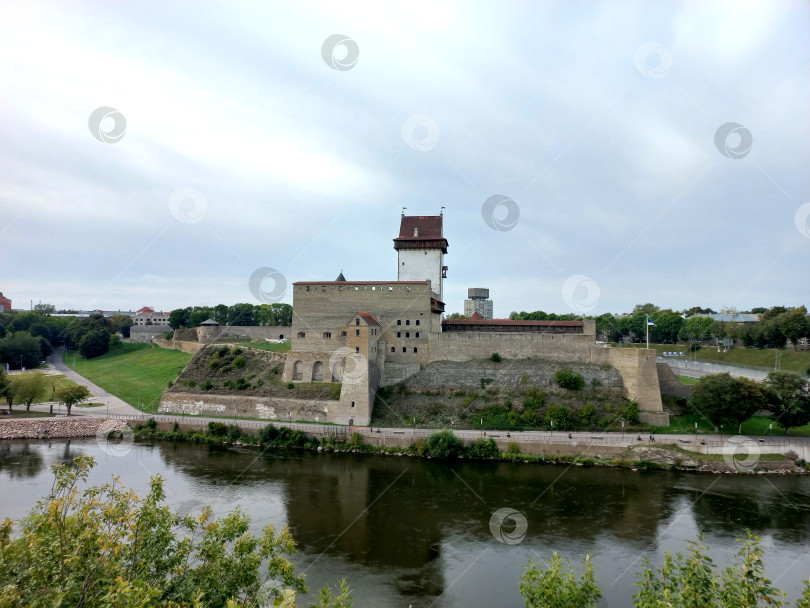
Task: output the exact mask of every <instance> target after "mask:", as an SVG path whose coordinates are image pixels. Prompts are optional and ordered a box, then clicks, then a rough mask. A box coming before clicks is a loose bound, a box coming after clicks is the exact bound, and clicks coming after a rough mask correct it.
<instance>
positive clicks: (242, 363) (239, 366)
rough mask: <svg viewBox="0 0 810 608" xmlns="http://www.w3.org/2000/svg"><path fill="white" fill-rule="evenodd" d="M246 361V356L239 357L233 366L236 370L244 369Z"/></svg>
mask: <svg viewBox="0 0 810 608" xmlns="http://www.w3.org/2000/svg"><path fill="white" fill-rule="evenodd" d="M245 363H246V359H245V356H244V355H239V356H238V357H237V358H236V359H234V360H233V366H234V367H235V368H236V369H242V368H244V367H245Z"/></svg>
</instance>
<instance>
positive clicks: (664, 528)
mask: <svg viewBox="0 0 810 608" xmlns="http://www.w3.org/2000/svg"><path fill="white" fill-rule="evenodd" d="M80 451H83V452H86V453H88V454H91V455H93V456H95V457H96V458H97V460H98V466H97V467H96V469H95V470H94V471H93V473H92V475H91V482H92V483H100V482H103V481H105V480H108V479H109V477H110V475H112V474H116V475H120V476H121V480H122V482H123V483H124V484H127V485H129V486H132V487H134V488H135V489H136V490H137V491H139V492H144V491H145V489H146V487H147V481H148V479H149V476H150V475H151V474H155V473H160V474H161V475H162V476H163V477H164V478H165V479H166V487H167V490H168V500H169V502H170V503H171V504H172V505H173V506H175V507H176V508H179V509H181V510H183V511H185V512H195V511H198V510H199V509H200V508H201V506H202V505H203V504H211V505H212V506H213V508H214V510H215V512H216V513H218V514H224V513H225V512H227V511H229V510H232V509H233V508H235V507H237V506H238V507H240V508H241V509H243V510H244V511H246V512H247V513H248V514H250V515H251V517H252V518H253V523H254V526H255V528H256V529H257V530H258V529H260V528H261V527H263V526H265V525H267V524H268V523H270V522H273V523H275V524H285V523H286V524H287V525H289V526H290V528H291V530H292V533H293V535H294V537H295V538H296V540H297V541H298V543H299V549H300V550H299V553H298V554H297V556H296V561H297V563H298V565H299V569H300V570H301V571H305V572H306V574H307V578H308V581H309V584H310V587H311V588H312V589H317V588H318V587H320V586H322V585H323V584H324V583H327V582H329V583H335V582H336V581H337V580H338V579H339V578H341V577H346V578H347V580H348V581H349V583H350V585H351V587H352V589H353V590H354V596H355V598H356V599H355V606H358V607H360V608H363V607H372V606H373V607H388V606H391V607H394V606H396V607H406V606H409V605H412V606H413V607H414V608H417V607H420V608H426V607H428V606H433V607H435V608H440V607H443V608H451V607H452V608H456V607H458V608H461V607H464V608H470V607H476V606H481V607H484V606H486V607H491V606H499V607H500V606H502V607H507V608H518V607H522V606H523V605H524V604H523V601H522V599H521V598H520V595H519V591H518V581H519V578H520V575H521V572H522V570H523V568H524V567H525V565H526V564H527V562H528V560H529V559H534V560H537V559H540V558H543V559H546V558H548V557H549V556H550V555H551V552H552V551H557V552H559V553H560V554H562V555H563V556H564V557H566V558H570V559H571V560H572V562H573V563H574V564H578V563H581V560H582V558H583V557H584V555H585V554H586V553H591V554H592V555H593V559H594V563H595V567H596V574H597V577H598V581H599V584H600V586H601V587H602V589H603V592H604V595H605V601H604V602H603V605H605V606H628V605H630V603H631V600H630V598H631V596H632V594H633V593H634V591H635V587H634V584H633V583H634V579H635V574H636V572H638V571H639V570H640V569H641V568H642V567H643V558H644V557H648V558H649V559H650V560H652V562H653V563H654V564H659V563H660V562H661V559H662V553H663V550H664V549H669V550H673V551H683V550H685V548H686V541H687V540H692V539H695V537H696V535H697V533H698V532H699V531H702V532H703V533H704V542H705V543H706V544H708V545H709V546H710V547H712V551H711V555H712V557H713V558H714V559H715V560H716V561H717V562H718V564H719V565H723V566H724V565H725V564H726V563H727V562H728V561H729V560H730V558H731V556H732V555H733V553H734V552H735V551H736V549H737V543H736V542H735V539H736V538H739V537H742V536H744V534H745V531H746V529H750V530H752V531H754V532H755V533H757V534H759V535H760V536H762V537H763V546H764V548H765V550H766V566H767V569H768V572H769V574H770V576H771V578H772V579H774V581H775V582H776V585H777V586H778V587H780V588H782V589H783V590H785V591H787V592H788V593H789V594H790V596H791V597H793V598H795V597H796V595H797V593H798V592H799V590H800V588H801V583H800V581H801V580H802V579H806V578H808V576H810V572H808V567H807V540H808V532H810V508H809V507H808V505H810V477H808V476H757V475H698V474H689V473H674V472H661V471H656V472H650V473H645V472H643V471H638V472H634V471H630V470H626V469H605V468H582V467H568V466H550V465H524V464H511V463H496V462H471V461H460V462H453V463H442V462H437V461H433V460H420V459H413V458H396V457H381V456H369V455H363V454H327V453H319V452H313V451H303V450H300V451H299V450H289V449H278V450H270V451H266V452H264V453H262V452H261V451H260V450H257V449H247V448H245V449H241V448H225V447H217V446H205V445H196V444H191V443H177V444H173V443H170V442H155V443H143V442H140V441H138V442H135V443H134V444H131V445H128V446H126V449H124V450H121V451H117V452H116V451H110V450H107V451H105V450H104V449H103V443H102V444H101V445H100V444H99V442H97V441H96V440H95V438H93V439H86V440H77V439H73V440H72V441H71V442H70V443H69V444H68V443H67V442H66V441H56V440H55V441H52V442H19V441H17V442H14V441H3V442H0V484H2V485H0V487H2V489H3V490H2V495H1V497H0V512H1V514H2V516H9V517H12V518H19V517H21V516H22V515H24V514H25V513H26V512H27V510H28V509H29V508H30V507H31V506H32V505H33V504H34V502H35V501H36V499H38V498H39V497H41V496H44V495H45V494H47V493H48V491H49V490H50V484H51V475H50V473H49V470H48V468H49V466H50V464H51V463H53V462H54V461H58V460H65V459H69V458H72V457H73V456H75V455H76V454H77V453H79V452H80ZM500 509H510V510H511V511H510V512H511V513H512V515H513V517H512V519H509V520H507V521H506V522H505V523H504V524H502V525H500V524H499V523H498V522H499V520H498V519H497V517H496V518H493V514H496V512H499V510H500ZM501 513H503V512H502V511H501ZM523 521H525V530H524V529H523V528H522V522H523ZM515 523H517V524H518V525H517V527H516V525H515ZM302 604H303V602H302Z"/></svg>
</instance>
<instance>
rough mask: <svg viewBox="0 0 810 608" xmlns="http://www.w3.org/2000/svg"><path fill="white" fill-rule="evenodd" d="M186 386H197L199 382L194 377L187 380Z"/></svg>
mask: <svg viewBox="0 0 810 608" xmlns="http://www.w3.org/2000/svg"><path fill="white" fill-rule="evenodd" d="M186 386H187V387H189V388H194V387H195V386H197V383H196V382H195V381H194V379H193V378H191V379H189V380H186Z"/></svg>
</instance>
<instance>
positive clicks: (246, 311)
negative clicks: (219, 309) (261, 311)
mask: <svg viewBox="0 0 810 608" xmlns="http://www.w3.org/2000/svg"><path fill="white" fill-rule="evenodd" d="M228 325H242V326H244V325H256V309H255V307H254V306H253V304H245V303H242V304H234V305H233V306H231V307H230V308H229V309H228Z"/></svg>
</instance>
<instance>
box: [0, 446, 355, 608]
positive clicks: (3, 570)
mask: <svg viewBox="0 0 810 608" xmlns="http://www.w3.org/2000/svg"><path fill="white" fill-rule="evenodd" d="M94 464H95V462H94V460H93V458H92V457H90V456H86V455H80V456H78V457H76V459H74V460H73V462H72V463H70V464H61V463H57V464H55V465H53V468H52V469H53V472H54V483H53V487H52V490H51V494H50V495H49V496H48V497H47V498H45V499H44V500H41V501H39V502H38V503H37V505H36V507H35V508H34V509H33V510H32V511H31V513H30V514H29V515H28V516H27V517H26V518H25V519H24V520H23V521H22V531H21V534H20V536H18V537H16V538H13V535H12V532H13V529H12V528H13V522H12V521H11V520H9V519H6V520H5V521H4V522H3V523H2V524H1V525H0V608H11V607H12V606H14V607H16V606H29V607H32V608H40V607H41V608H46V607H47V608H50V607H52V606H83V607H85V608H96V607H99V608H100V607H102V606H104V607H106V606H117V607H120V608H136V607H137V608H147V607H153V606H154V607H158V606H160V607H166V608H169V607H171V608H181V607H195V608H197V607H200V608H201V607H203V606H205V607H217V608H219V607H223V608H225V607H227V608H258V607H259V606H267V605H268V604H270V605H273V606H281V607H286V608H292V607H294V606H295V597H296V594H298V593H303V592H305V591H306V585H305V583H304V577H303V576H299V575H296V574H295V567H294V565H293V564H292V562H291V561H290V560H289V556H291V555H292V554H293V553H294V552H295V541H294V540H293V538H292V536H291V535H290V532H289V530H288V529H287V528H286V526H285V527H284V528H281V529H280V530H276V529H275V528H274V526H272V525H269V526H267V527H266V528H264V530H263V531H262V534H261V536H259V537H257V536H254V535H253V534H252V533H251V532H250V531H249V529H248V527H249V523H250V520H249V518H248V516H247V515H245V514H244V513H242V512H241V511H239V510H238V509H237V510H236V511H233V512H232V513H229V514H228V515H226V516H224V517H222V518H219V519H215V518H214V517H212V514H211V509H210V508H209V507H206V508H205V509H204V510H203V511H202V512H201V513H200V514H199V515H198V516H196V517H192V516H190V515H180V514H178V513H176V512H173V511H172V510H171V509H170V508H169V507H168V506H167V505H165V504H164V503H163V501H164V499H165V492H164V489H163V480H162V479H161V478H160V476H159V475H155V476H153V477H152V478H151V480H150V484H149V492H148V494H147V495H146V496H145V497H143V498H141V497H139V496H138V495H137V494H136V493H135V492H134V491H133V490H131V489H128V488H125V487H122V486H121V485H120V483H119V481H118V479H117V478H113V480H112V481H111V482H110V483H107V484H104V485H101V486H92V487H87V488H86V489H84V490H83V491H80V489H79V486H80V485H81V484H83V483H84V482H86V480H87V476H88V473H89V471H90V469H91V468H92V467H93V466H94ZM351 599H352V598H351V596H350V595H349V589H348V587H347V586H346V583H345V581H341V585H340V588H339V590H337V591H334V592H333V591H332V590H331V589H329V588H328V587H327V588H325V589H324V590H322V591H321V593H320V600H319V602H318V604H317V605H316V606H313V608H351V603H350V600H351Z"/></svg>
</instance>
